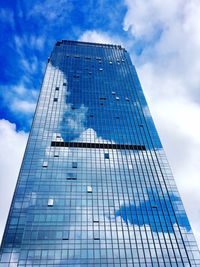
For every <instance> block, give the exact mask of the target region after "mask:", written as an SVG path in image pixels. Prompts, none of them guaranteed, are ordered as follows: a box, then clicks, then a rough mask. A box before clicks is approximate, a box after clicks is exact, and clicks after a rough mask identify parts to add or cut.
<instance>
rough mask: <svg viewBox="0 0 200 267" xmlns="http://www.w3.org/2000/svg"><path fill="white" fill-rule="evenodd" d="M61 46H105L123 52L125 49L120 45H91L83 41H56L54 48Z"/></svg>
mask: <svg viewBox="0 0 200 267" xmlns="http://www.w3.org/2000/svg"><path fill="white" fill-rule="evenodd" d="M61 44H71V45H73V44H77V45H85V44H87V45H93V46H96V45H98V46H102V47H103V46H107V47H117V48H119V49H123V50H125V48H123V47H122V46H121V45H115V44H104V43H92V42H83V41H75V40H59V41H57V42H56V44H55V45H56V46H59V45H61Z"/></svg>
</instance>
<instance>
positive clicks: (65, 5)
mask: <svg viewBox="0 0 200 267" xmlns="http://www.w3.org/2000/svg"><path fill="white" fill-rule="evenodd" d="M72 10H73V4H72V2H71V1H66V0H58V1H54V0H47V1H45V2H44V3H41V2H39V3H36V4H35V5H33V7H32V9H31V10H30V12H29V14H28V16H37V17H42V18H44V19H46V20H47V21H49V22H53V21H54V22H55V23H57V22H56V20H58V21H59V23H60V22H61V21H60V20H61V19H66V16H67V15H68V14H69V13H70V12H71V11H72Z"/></svg>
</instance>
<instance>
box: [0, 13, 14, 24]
mask: <svg viewBox="0 0 200 267" xmlns="http://www.w3.org/2000/svg"><path fill="white" fill-rule="evenodd" d="M0 21H1V22H2V23H6V24H9V26H10V27H11V28H14V26H15V20H14V13H13V10H11V9H10V8H0Z"/></svg>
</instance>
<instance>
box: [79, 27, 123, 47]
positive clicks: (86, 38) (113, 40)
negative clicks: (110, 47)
mask: <svg viewBox="0 0 200 267" xmlns="http://www.w3.org/2000/svg"><path fill="white" fill-rule="evenodd" d="M79 40H80V41H83V42H91V43H92V42H93V43H104V44H122V42H121V40H120V39H119V38H117V37H113V36H112V37H111V36H110V35H108V34H107V33H105V32H101V31H96V30H90V31H89V30H88V31H85V32H84V33H83V34H82V35H81V37H80V38H79Z"/></svg>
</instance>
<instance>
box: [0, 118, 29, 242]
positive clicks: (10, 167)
mask: <svg viewBox="0 0 200 267" xmlns="http://www.w3.org/2000/svg"><path fill="white" fill-rule="evenodd" d="M27 137H28V135H27V134H26V133H24V132H17V131H16V126H15V124H12V123H10V122H9V121H7V120H0V147H1V153H0V170H1V172H0V214H1V216H0V240H1V236H2V234H3V229H4V225H5V223H6V218H7V214H8V210H9V206H10V202H11V199H12V196H13V192H14V187H15V184H16V181H17V176H18V172H19V167H20V163H21V161H22V156H23V153H24V149H25V145H26V142H27Z"/></svg>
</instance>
